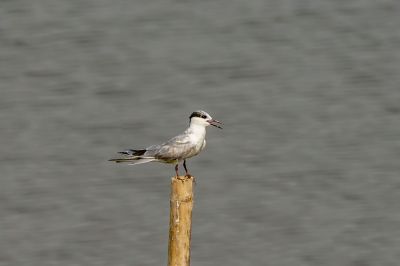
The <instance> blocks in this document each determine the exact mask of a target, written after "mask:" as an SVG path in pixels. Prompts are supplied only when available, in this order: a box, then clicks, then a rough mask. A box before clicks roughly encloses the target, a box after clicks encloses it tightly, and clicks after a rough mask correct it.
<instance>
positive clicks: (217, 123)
mask: <svg viewBox="0 0 400 266" xmlns="http://www.w3.org/2000/svg"><path fill="white" fill-rule="evenodd" d="M207 122H208V123H210V125H212V126H214V127H217V128H220V129H222V126H221V125H222V123H221V122H219V121H218V120H215V119H210V120H207Z"/></svg>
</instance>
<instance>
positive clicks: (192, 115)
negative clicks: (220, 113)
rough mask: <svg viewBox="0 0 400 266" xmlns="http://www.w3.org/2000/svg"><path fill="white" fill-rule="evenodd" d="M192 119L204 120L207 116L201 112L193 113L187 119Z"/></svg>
mask: <svg viewBox="0 0 400 266" xmlns="http://www.w3.org/2000/svg"><path fill="white" fill-rule="evenodd" d="M192 117H200V118H203V119H206V118H207V117H208V115H207V113H206V112H203V111H194V112H193V113H192V114H191V115H190V117H189V119H192Z"/></svg>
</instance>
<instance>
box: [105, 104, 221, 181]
mask: <svg viewBox="0 0 400 266" xmlns="http://www.w3.org/2000/svg"><path fill="white" fill-rule="evenodd" d="M189 119H190V124H189V127H188V128H187V129H186V130H185V131H184V132H183V133H182V134H180V135H178V136H176V137H173V138H171V139H170V140H168V141H167V142H164V143H162V144H159V145H152V146H150V147H147V148H146V149H139V150H135V149H127V150H124V151H121V152H119V153H120V154H121V156H120V157H119V158H115V159H110V161H113V162H116V163H128V164H141V163H148V162H162V163H170V164H175V173H176V176H179V173H178V165H179V163H180V162H182V161H183V167H184V168H185V172H186V176H190V174H189V172H188V169H187V167H186V159H188V158H190V157H193V156H195V155H197V154H199V153H200V152H201V151H202V150H203V149H204V147H205V146H206V139H205V138H206V127H207V126H209V125H211V126H214V127H217V128H221V129H222V127H221V124H222V123H221V122H219V121H218V120H215V119H213V118H212V117H211V116H210V115H209V114H208V113H206V112H205V111H202V110H198V111H195V112H193V113H192V114H191V115H190V117H189Z"/></svg>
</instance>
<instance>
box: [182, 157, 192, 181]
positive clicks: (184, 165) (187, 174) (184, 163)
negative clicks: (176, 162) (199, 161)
mask: <svg viewBox="0 0 400 266" xmlns="http://www.w3.org/2000/svg"><path fill="white" fill-rule="evenodd" d="M183 168H185V172H186V175H185V176H187V177H191V175H190V174H189V172H188V169H187V167H186V160H183Z"/></svg>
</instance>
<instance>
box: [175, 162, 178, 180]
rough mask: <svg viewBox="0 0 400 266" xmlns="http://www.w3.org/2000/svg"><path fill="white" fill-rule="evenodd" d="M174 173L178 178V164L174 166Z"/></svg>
mask: <svg viewBox="0 0 400 266" xmlns="http://www.w3.org/2000/svg"><path fill="white" fill-rule="evenodd" d="M175 173H176V177H178V176H179V173H178V164H176V165H175Z"/></svg>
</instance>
